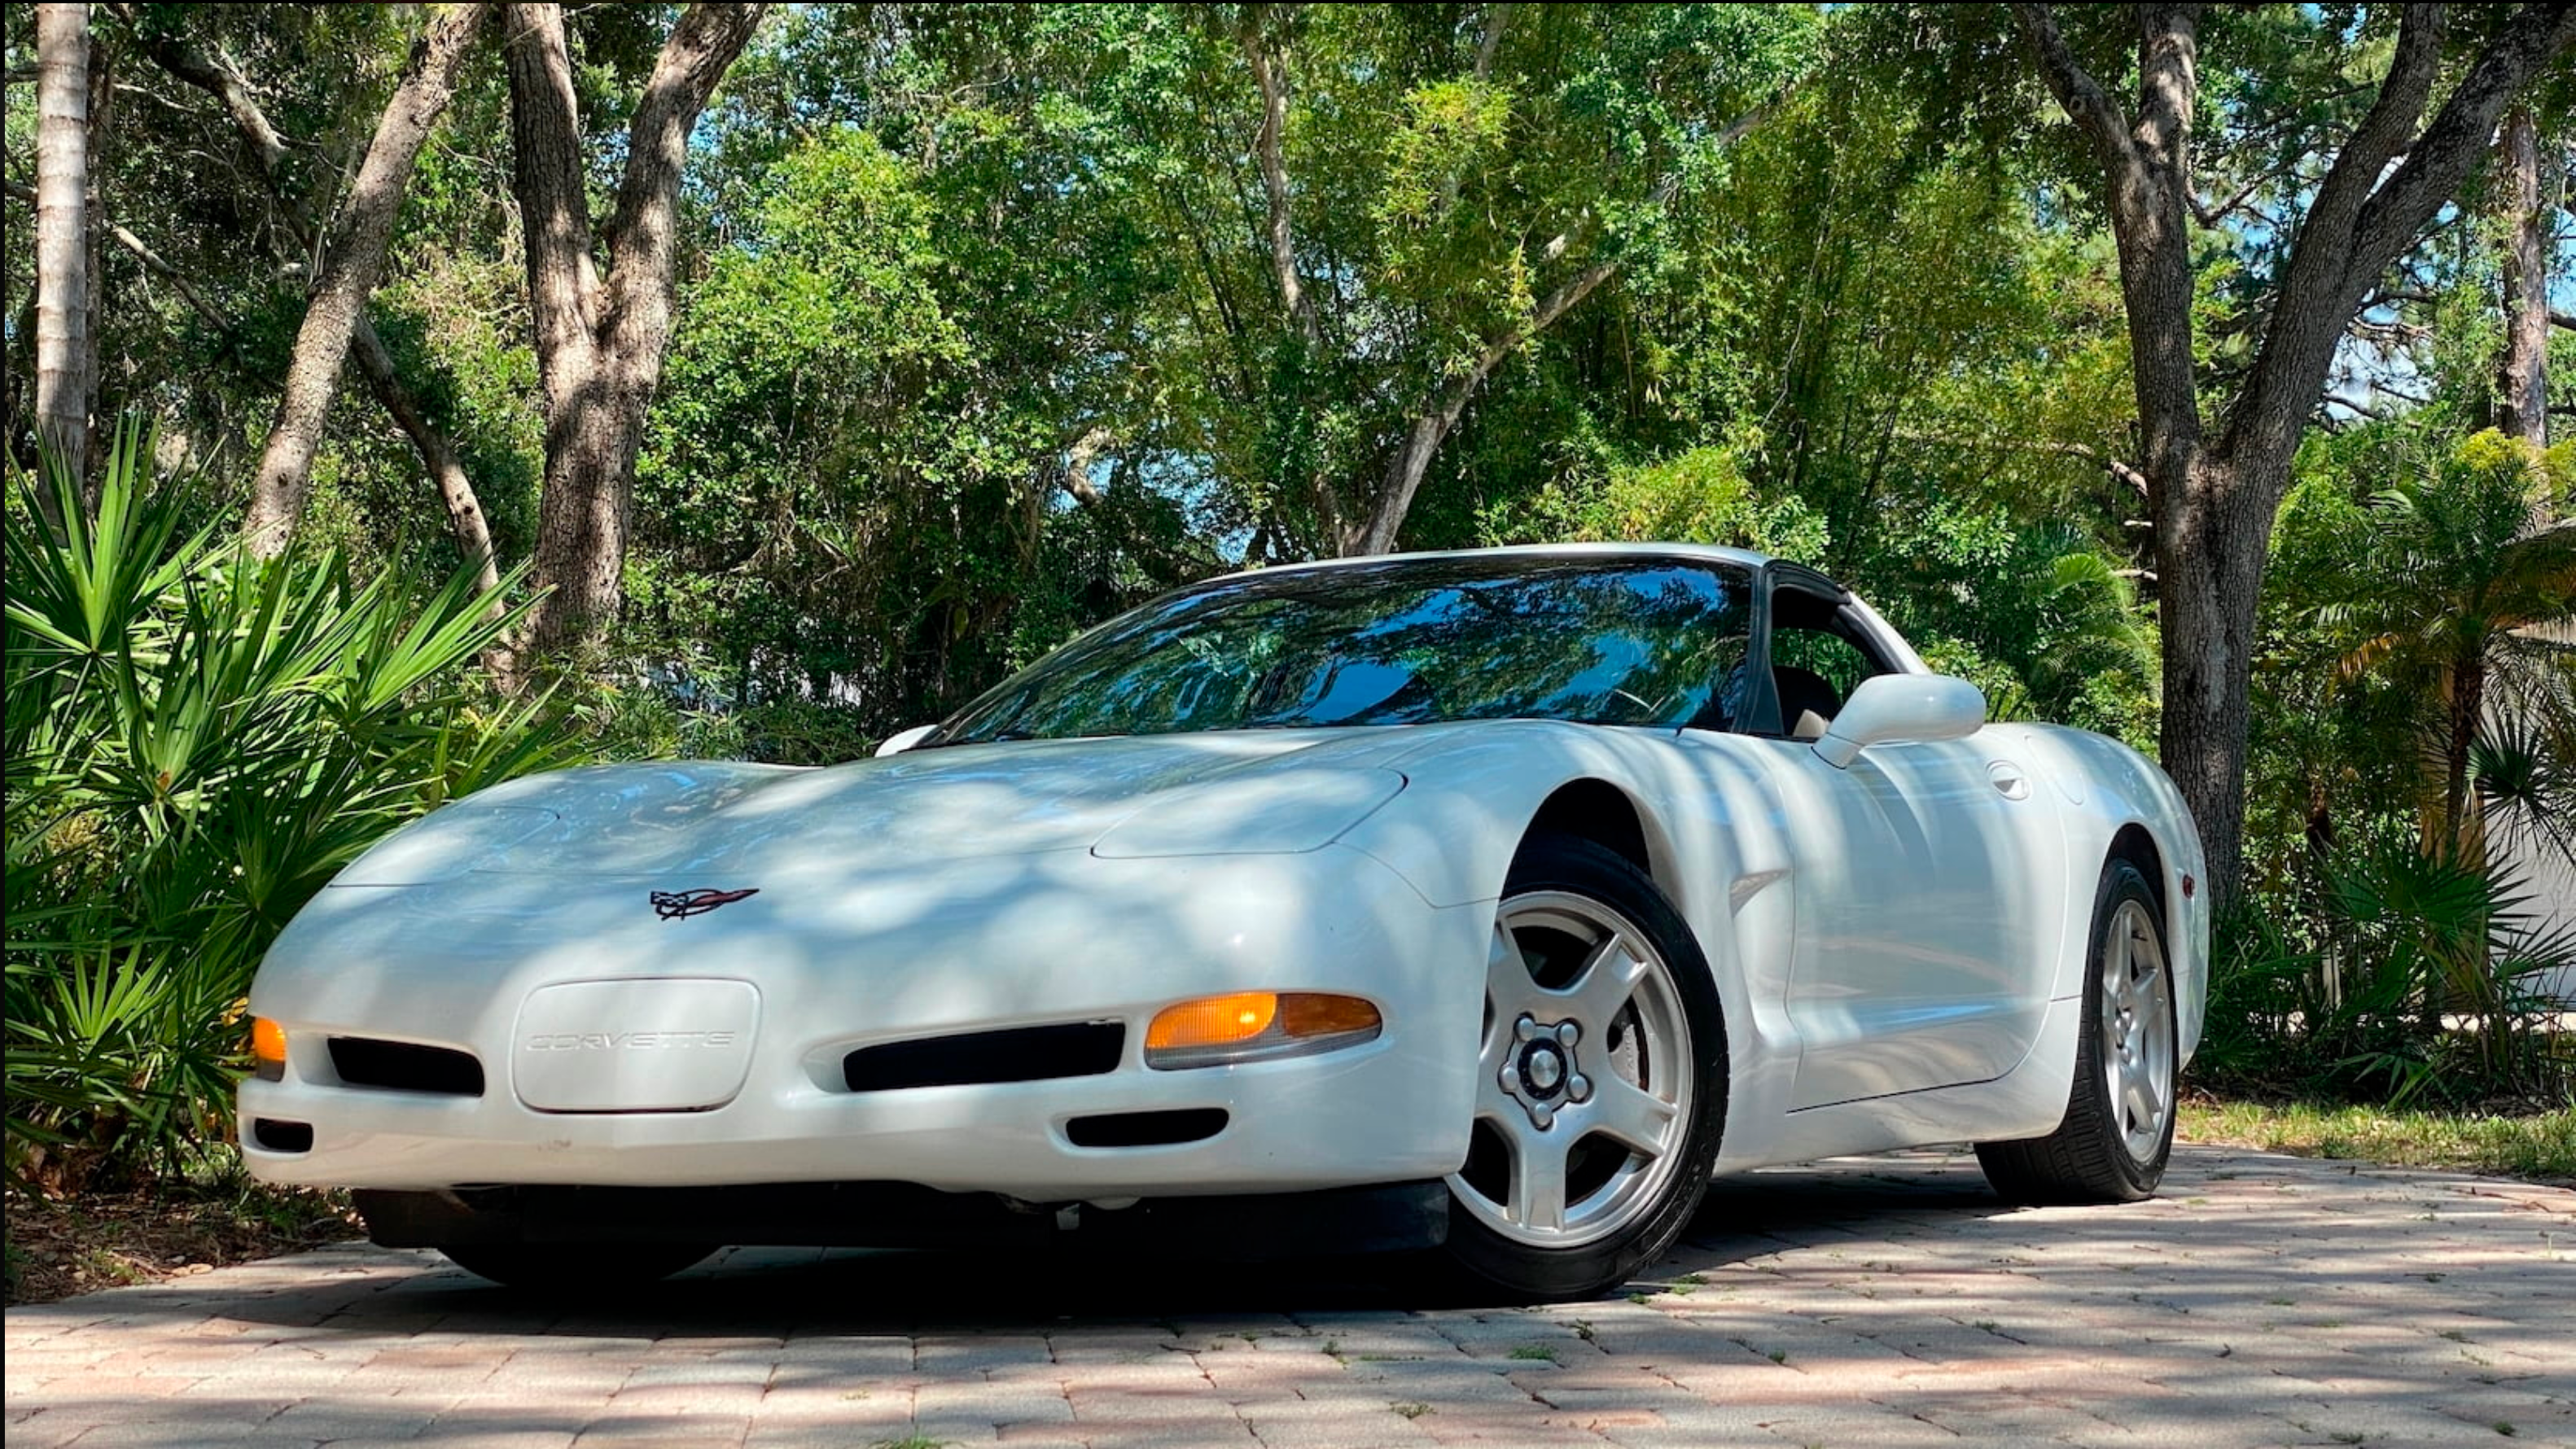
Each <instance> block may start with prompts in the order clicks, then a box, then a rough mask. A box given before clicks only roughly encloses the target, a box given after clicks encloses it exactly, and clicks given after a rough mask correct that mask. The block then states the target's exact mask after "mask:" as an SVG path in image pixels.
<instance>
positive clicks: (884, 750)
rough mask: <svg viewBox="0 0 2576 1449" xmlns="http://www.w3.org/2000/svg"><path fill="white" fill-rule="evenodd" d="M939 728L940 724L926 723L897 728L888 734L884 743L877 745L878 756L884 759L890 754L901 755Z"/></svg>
mask: <svg viewBox="0 0 2576 1449" xmlns="http://www.w3.org/2000/svg"><path fill="white" fill-rule="evenodd" d="M937 728H939V726H937V725H935V724H926V725H914V726H913V727H912V728H910V729H908V730H897V731H896V732H895V733H893V734H890V735H888V736H886V738H885V743H884V744H881V745H879V746H877V758H878V759H880V760H882V759H884V758H885V757H886V756H888V755H900V754H902V753H903V752H904V751H906V750H908V749H911V748H912V747H913V746H914V745H917V744H920V743H921V742H922V741H923V740H926V739H928V738H930V732H931V731H932V730H935V729H937Z"/></svg>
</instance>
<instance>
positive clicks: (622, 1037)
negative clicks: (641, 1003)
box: [521, 1031, 739, 1052]
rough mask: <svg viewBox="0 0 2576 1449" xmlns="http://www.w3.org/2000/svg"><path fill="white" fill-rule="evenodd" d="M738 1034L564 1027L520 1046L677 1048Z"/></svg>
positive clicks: (723, 1043) (721, 1043)
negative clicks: (575, 1029) (590, 1029)
mask: <svg viewBox="0 0 2576 1449" xmlns="http://www.w3.org/2000/svg"><path fill="white" fill-rule="evenodd" d="M737 1035H739V1033H736V1032H730V1031H566V1032H545V1033H540V1034H539V1035H536V1036H532V1037H530V1038H528V1040H527V1042H526V1044H525V1045H524V1046H523V1047H522V1048H521V1050H523V1051H532V1052H613V1051H638V1052H649V1051H678V1050H686V1049H688V1048H692V1047H729V1046H732V1045H733V1044H734V1038H735V1037H736V1036H737Z"/></svg>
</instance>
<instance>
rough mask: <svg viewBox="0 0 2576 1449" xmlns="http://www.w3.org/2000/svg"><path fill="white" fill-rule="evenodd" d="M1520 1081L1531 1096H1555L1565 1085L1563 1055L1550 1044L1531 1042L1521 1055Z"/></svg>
mask: <svg viewBox="0 0 2576 1449" xmlns="http://www.w3.org/2000/svg"><path fill="white" fill-rule="evenodd" d="M1521 1080H1522V1081H1523V1082H1525V1083H1527V1084H1528V1086H1529V1089H1530V1094H1531V1095H1532V1096H1538V1097H1551V1096H1554V1095H1556V1089H1557V1088H1559V1087H1561V1086H1563V1085H1565V1053H1563V1052H1561V1051H1558V1050H1557V1049H1556V1046H1555V1044H1554V1043H1551V1042H1543V1041H1534V1042H1531V1043H1530V1044H1529V1047H1528V1049H1527V1050H1525V1051H1523V1052H1522V1053H1521Z"/></svg>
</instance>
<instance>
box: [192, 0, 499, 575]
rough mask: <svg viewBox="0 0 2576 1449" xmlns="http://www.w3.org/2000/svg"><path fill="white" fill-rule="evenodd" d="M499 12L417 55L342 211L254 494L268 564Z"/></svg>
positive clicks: (441, 30) (436, 32)
mask: <svg viewBox="0 0 2576 1449" xmlns="http://www.w3.org/2000/svg"><path fill="white" fill-rule="evenodd" d="M490 8H491V7H489V6H488V5H483V4H469V5H461V6H458V7H457V8H456V9H454V10H451V11H449V12H448V13H447V14H445V15H443V16H441V17H439V18H438V19H437V20H435V21H433V22H432V23H431V25H430V28H429V30H428V32H427V33H426V34H424V35H423V36H421V38H420V39H419V41H418V42H416V43H415V44H414V45H413V46H412V50H411V58H410V60H409V61H408V62H407V63H406V64H405V65H404V67H403V73H402V78H401V80H400V81H398V82H397V83H396V84H395V86H394V93H393V98H392V99H391V100H389V101H387V102H386V103H385V110H384V115H383V116H382V117H381V118H379V119H378V121H377V122H376V134H375V138H374V139H373V140H372V141H370V142H369V143H368V146H367V158H366V160H365V161H364V162H362V163H361V164H360V165H359V167H358V179H357V180H356V182H355V183H353V184H352V185H351V186H350V188H349V194H348V196H347V198H346V199H345V200H344V201H343V202H342V203H341V206H340V215H339V218H338V220H337V221H336V223H335V224H334V225H333V227H332V232H333V235H332V236H331V237H330V238H329V241H328V252H327V254H326V255H325V256H324V258H323V260H322V264H321V271H320V275H319V276H318V277H316V278H315V281H314V285H313V292H312V300H311V301H310V302H309V303H307V304H306V306H305V309H304V325H303V327H302V328H301V329H299V330H298V331H297V332H296V334H295V353H294V357H293V360H292V361H290V362H289V363H288V365H287V369H286V385H285V388H284V390H283V393H282V395H281V397H280V399H279V402H278V409H277V423H276V425H275V426H274V427H272V428H271V429H270V430H269V434H268V447H267V449H266V451H265V452H263V453H262V454H261V457H260V461H259V476H258V478H257V479H256V480H255V481H254V482H253V483H252V485H251V499H250V516H249V518H248V519H247V520H246V521H245V522H244V524H243V529H242V532H243V535H244V537H245V538H246V539H247V540H248V542H249V545H250V549H251V552H252V553H253V554H255V555H257V556H259V557H262V558H274V557H276V556H277V555H278V554H279V553H280V552H282V551H284V549H285V547H286V541H287V538H288V537H289V536H290V535H291V534H292V533H293V532H294V530H295V525H296V522H297V520H298V519H300V518H301V517H302V516H303V514H304V503H305V500H306V499H307V498H308V497H309V496H310V495H311V493H312V491H313V454H314V450H315V449H316V448H318V447H320V446H321V442H322V425H323V423H324V422H325V421H326V420H327V419H328V418H329V416H330V412H331V398H332V395H333V394H334V393H335V392H337V391H338V388H339V381H340V367H341V364H342V363H344V362H345V361H347V359H348V355H349V339H350V337H351V335H352V334H353V333H355V332H356V331H357V328H358V324H359V322H360V321H361V319H362V318H363V317H364V315H365V312H366V306H367V297H368V294H370V293H372V292H374V291H375V289H376V282H377V280H378V279H379V278H381V277H382V276H383V275H384V270H385V248H386V245H387V243H388V242H389V241H390V240H391V239H392V236H393V226H394V218H395V216H396V215H397V214H399V213H400V212H401V210H402V201H403V192H404V191H405V190H406V189H408V188H409V186H410V185H411V172H412V165H413V163H414V162H415V161H417V160H418V159H419V157H420V148H421V144H422V143H423V142H424V141H426V140H428V139H429V132H430V128H431V127H432V126H434V125H435V124H436V123H437V121H438V117H439V114H440V113H441V112H443V111H445V110H446V109H447V101H448V98H449V97H450V96H451V95H453V94H454V93H455V90H456V73H457V69H458V67H459V66H460V65H461V64H462V63H463V61H464V58H465V53H466V51H467V50H468V49H469V48H471V46H472V44H473V41H474V38H475V36H476V35H477V34H478V33H479V32H480V31H481V30H482V28H483V22H484V21H485V20H486V19H487V18H489V15H490Z"/></svg>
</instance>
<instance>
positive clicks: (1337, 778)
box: [1091, 767, 1405, 860]
mask: <svg viewBox="0 0 2576 1449" xmlns="http://www.w3.org/2000/svg"><path fill="white" fill-rule="evenodd" d="M1404 786H1405V779H1404V776H1402V775H1399V774H1397V773H1396V772H1395V771H1393V770H1379V769H1367V768H1333V767H1318V768H1312V769H1295V768H1288V769H1279V770H1260V771H1255V772H1252V773H1249V774H1246V775H1241V776H1233V777H1223V778H1219V779H1214V780H1205V781H1201V782H1199V783H1198V784H1195V785H1185V786H1183V787H1181V788H1179V789H1177V790H1173V791H1171V792H1169V793H1168V794H1164V795H1161V796H1158V797H1156V798H1154V799H1153V800H1152V801H1150V802H1148V803H1147V804H1146V805H1145V807H1144V808H1143V809H1140V810H1138V811H1137V812H1136V813H1135V814H1133V815H1130V816H1128V817H1127V818H1126V819H1124V820H1121V821H1119V822H1118V823H1117V824H1116V825H1114V826H1111V827H1110V829H1109V831H1108V833H1107V834H1105V835H1103V836H1101V837H1100V839H1099V841H1098V842H1097V843H1096V844H1094V845H1093V846H1092V847H1091V853H1092V854H1093V855H1096V856H1098V857H1100V858H1101V859H1103V860H1150V859H1154V858H1157V857H1162V856H1178V855H1298V854H1303V853H1304V852H1306V851H1309V850H1320V849H1322V848H1323V847H1325V846H1327V845H1330V844H1332V843H1333V841H1334V840H1335V839H1337V838H1339V837H1340V836H1341V835H1342V833H1343V832H1345V831H1347V830H1349V829H1350V828H1351V827H1352V826H1354V825H1357V824H1359V823H1360V822H1361V821H1363V820H1366V819H1367V818H1369V817H1370V816H1371V815H1374V814H1376V813H1377V812H1378V810H1379V809H1380V808H1382V807H1383V806H1384V805H1385V804H1386V802H1388V801H1389V800H1392V799H1394V798H1395V797H1396V796H1397V795H1398V794H1400V793H1402V792H1403V790H1404Z"/></svg>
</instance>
